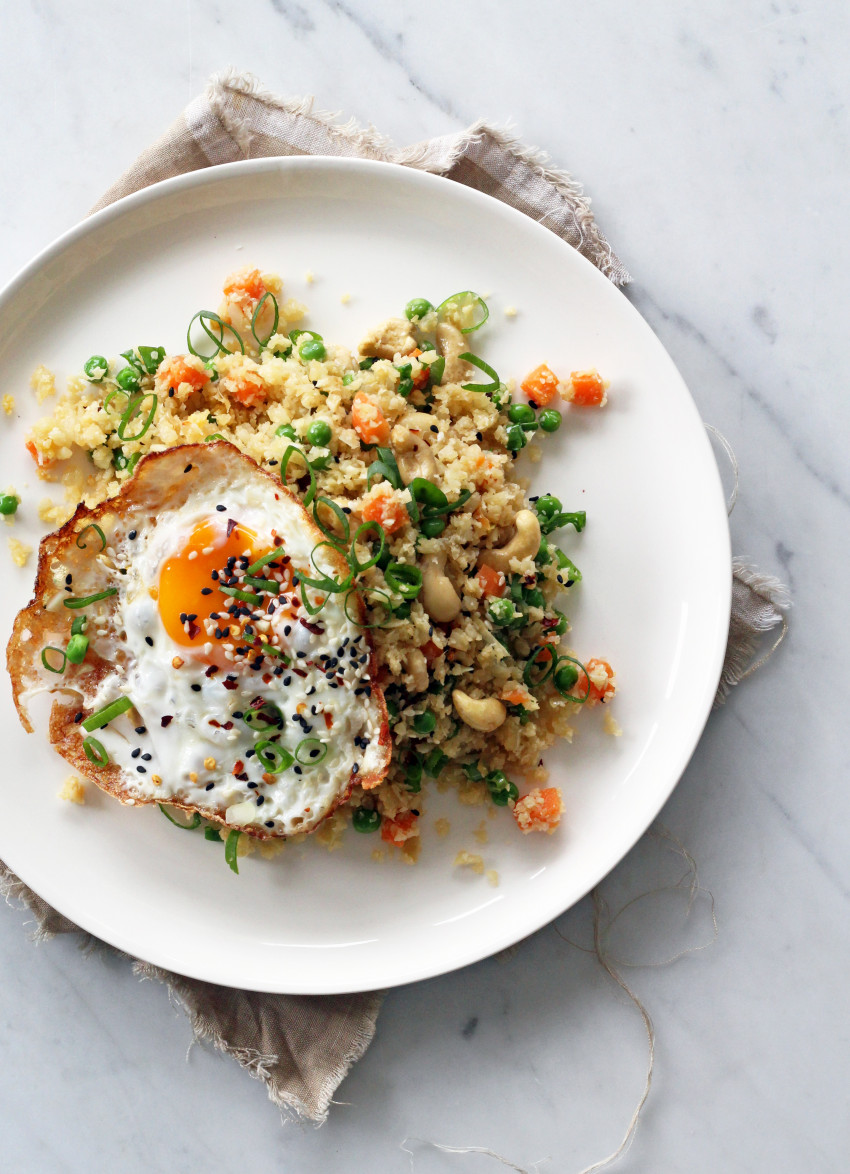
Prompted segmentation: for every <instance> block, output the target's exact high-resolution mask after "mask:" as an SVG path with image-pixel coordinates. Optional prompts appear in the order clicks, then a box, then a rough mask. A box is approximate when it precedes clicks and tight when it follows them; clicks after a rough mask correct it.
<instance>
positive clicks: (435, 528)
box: [419, 518, 446, 538]
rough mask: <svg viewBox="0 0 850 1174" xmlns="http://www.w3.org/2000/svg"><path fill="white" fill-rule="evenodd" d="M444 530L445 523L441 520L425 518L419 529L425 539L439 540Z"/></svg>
mask: <svg viewBox="0 0 850 1174" xmlns="http://www.w3.org/2000/svg"><path fill="white" fill-rule="evenodd" d="M445 528H446V523H445V521H444V520H443V519H442V518H426V519H425V520H424V521H423V523H422V525H421V526H420V527H419V529H420V530H421V531H422V533H423V534H424V535H425V537H426V538H439V537H440V535H441V534H442V532H443V531H444V530H445Z"/></svg>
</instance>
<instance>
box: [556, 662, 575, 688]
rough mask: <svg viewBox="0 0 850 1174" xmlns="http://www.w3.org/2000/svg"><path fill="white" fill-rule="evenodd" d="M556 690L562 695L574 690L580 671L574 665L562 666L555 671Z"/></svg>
mask: <svg viewBox="0 0 850 1174" xmlns="http://www.w3.org/2000/svg"><path fill="white" fill-rule="evenodd" d="M553 679H554V681H555V688H556V689H558V690H559V691H560V692H561V693H566V692H567V691H568V690H570V689H572V687H573V685H574V684H575V683H576V681H577V680H578V669H577V668H576V666H575V665H574V664H569V663H567V664H562V665H560V666H559V667H558V668H557V669H555V676H554V678H553Z"/></svg>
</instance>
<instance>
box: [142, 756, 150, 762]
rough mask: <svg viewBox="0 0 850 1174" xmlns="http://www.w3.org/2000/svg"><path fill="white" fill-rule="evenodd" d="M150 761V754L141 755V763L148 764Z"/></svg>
mask: <svg viewBox="0 0 850 1174" xmlns="http://www.w3.org/2000/svg"><path fill="white" fill-rule="evenodd" d="M150 760H151V755H150V754H143V755H142V762H150Z"/></svg>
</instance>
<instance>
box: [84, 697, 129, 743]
mask: <svg viewBox="0 0 850 1174" xmlns="http://www.w3.org/2000/svg"><path fill="white" fill-rule="evenodd" d="M132 708H133V702H132V701H131V700H130V698H129V697H116V699H115V700H114V701H110V703H109V704H108V705H104V707H103V708H102V709H98V710H96V711H95V713H92V714H89V716H88V717H87V718H86V720H85V721H84V722H83V723H82V724H83V729H84V730H85V731H86V733H87V734H90V733H91V732H92V731H93V730H99V729H101V727H103V726H105V725H108V724H109V722H111V721H112V719H113V718H116V717H120V716H121V714H122V713H126V712H127V710H128V709H132Z"/></svg>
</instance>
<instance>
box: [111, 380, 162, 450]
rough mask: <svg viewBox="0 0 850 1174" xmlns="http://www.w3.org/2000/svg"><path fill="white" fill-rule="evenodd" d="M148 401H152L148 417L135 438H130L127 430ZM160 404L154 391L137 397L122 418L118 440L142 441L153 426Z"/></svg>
mask: <svg viewBox="0 0 850 1174" xmlns="http://www.w3.org/2000/svg"><path fill="white" fill-rule="evenodd" d="M146 399H149V400H150V401H151V406H150V411H149V412H148V414H147V416H146V417H145V422H144V423H143V424H142V427H141V428H140V430H139V431H138V432H137V433H136V434H135V436H128V435H127V428H128V426H129V424H130V422H131V421H132V420H133V418H134V417H135V415H136V413H137V411H140V410H141V407H142V404H143V403H144V402H145V400H146ZM158 402H159V399H158V397H157V395H156V394H155V393H154V392H152V391H148V392H145V394H144V395H140V396H137V397H136V399H134V400H133V401H132V403H131V404H130V406H129V407H128V408H127V410H126V411H125V412H124V415H123V416H122V417H121V422H120V423H119V425H118V438H119V440H124V441H132V440H141V439H142V437H143V436H144V434H145V433H146V432H147V430H148V428H150V426H151V424H152V423H153V418H154V415H155V414H156V405H157V403H158Z"/></svg>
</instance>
